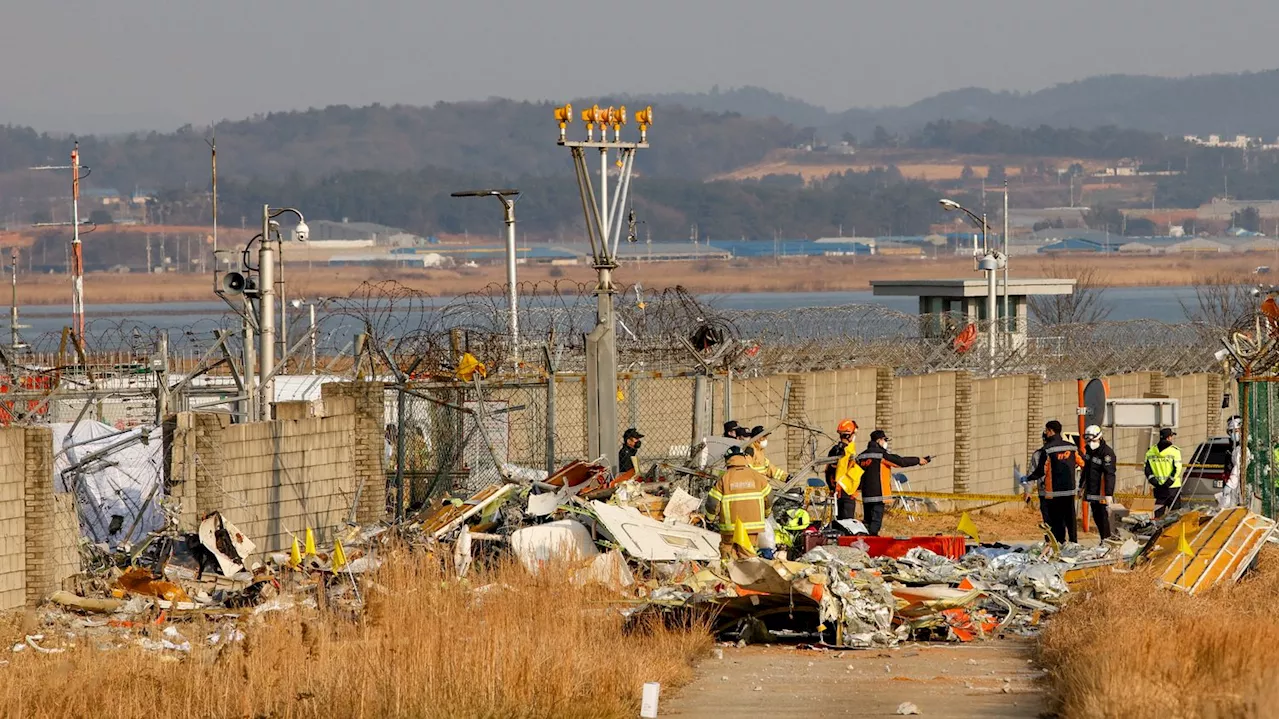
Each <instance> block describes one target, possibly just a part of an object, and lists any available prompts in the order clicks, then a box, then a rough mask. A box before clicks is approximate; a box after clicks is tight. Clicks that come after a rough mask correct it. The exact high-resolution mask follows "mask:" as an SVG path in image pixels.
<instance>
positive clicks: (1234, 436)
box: [1227, 432, 1240, 442]
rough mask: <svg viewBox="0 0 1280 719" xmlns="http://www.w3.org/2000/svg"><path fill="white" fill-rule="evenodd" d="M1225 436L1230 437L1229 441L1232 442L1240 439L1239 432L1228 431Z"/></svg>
mask: <svg viewBox="0 0 1280 719" xmlns="http://www.w3.org/2000/svg"><path fill="white" fill-rule="evenodd" d="M1227 436H1228V437H1230V438H1231V441H1232V442H1239V441H1240V433H1239V432H1229V433H1228V434H1227Z"/></svg>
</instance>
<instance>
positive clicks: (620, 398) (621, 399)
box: [618, 390, 627, 402]
mask: <svg viewBox="0 0 1280 719" xmlns="http://www.w3.org/2000/svg"><path fill="white" fill-rule="evenodd" d="M618 401H619V402H626V401H627V393H626V392H623V391H622V390H618Z"/></svg>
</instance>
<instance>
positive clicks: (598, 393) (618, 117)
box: [555, 105, 653, 471]
mask: <svg viewBox="0 0 1280 719" xmlns="http://www.w3.org/2000/svg"><path fill="white" fill-rule="evenodd" d="M581 117H582V121H583V123H585V124H586V126H587V139H586V141H585V142H579V141H576V140H568V139H566V137H565V131H566V129H567V128H568V126H569V125H570V124H572V123H573V121H574V117H573V106H572V105H565V106H564V107H557V108H556V109H555V118H556V122H557V123H559V125H560V139H559V140H557V144H559V145H561V146H562V147H567V148H569V150H570V151H571V152H572V153H573V165H574V169H575V170H576V172H577V178H578V196H579V198H580V199H581V200H582V212H583V215H584V217H585V219H586V221H587V240H588V241H589V242H590V243H591V260H592V266H593V267H595V269H596V289H595V295H596V325H595V327H593V328H592V329H591V331H590V332H589V333H587V427H588V429H587V455H588V456H589V457H591V458H592V459H594V458H596V457H601V456H603V457H604V458H605V461H606V462H607V463H608V464H609V465H611V466H612V465H615V464H616V462H617V460H616V459H615V456H616V455H614V453H613V449H614V447H615V446H616V445H617V442H618V400H617V396H618V348H617V338H616V335H615V329H614V328H615V326H616V322H615V320H614V314H613V297H614V294H616V290H615V289H614V286H613V271H614V270H615V269H617V267H618V260H617V257H618V240H619V239H620V237H621V235H622V226H623V225H624V224H626V223H624V222H622V221H621V218H622V212H623V210H624V209H625V208H626V207H627V195H628V194H629V193H630V191H631V168H632V163H633V162H634V161H635V156H636V150H639V149H641V148H647V147H649V138H648V134H649V126H650V125H652V124H653V108H652V107H646V108H645V109H643V110H641V111H639V112H637V113H636V114H635V121H636V124H637V125H638V126H639V128H640V141H639V142H624V141H623V139H622V126H623V125H625V124H627V108H626V106H625V105H624V106H622V107H608V108H602V107H600V106H599V105H592V106H591V107H590V108H587V109H585V110H583V111H582V115H581ZM597 126H599V128H600V139H599V140H597V139H596V134H595V131H596V127H597ZM610 130H612V137H610ZM588 149H597V150H599V151H600V194H599V196H597V195H596V191H595V187H594V185H593V183H592V180H591V171H590V170H589V169H587V150H588ZM610 150H616V151H617V160H616V161H615V164H616V165H617V167H618V182H617V185H616V187H615V188H614V194H613V197H612V198H610V196H609V151H610ZM614 470H615V471H616V470H617V467H616V466H615V467H614Z"/></svg>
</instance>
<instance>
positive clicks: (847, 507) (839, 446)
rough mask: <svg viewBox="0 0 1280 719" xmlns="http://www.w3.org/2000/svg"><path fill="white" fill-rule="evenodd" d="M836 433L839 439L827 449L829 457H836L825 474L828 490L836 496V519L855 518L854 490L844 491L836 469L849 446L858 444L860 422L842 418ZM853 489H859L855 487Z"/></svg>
mask: <svg viewBox="0 0 1280 719" xmlns="http://www.w3.org/2000/svg"><path fill="white" fill-rule="evenodd" d="M836 434H837V435H838V436H839V439H838V440H837V441H836V443H835V444H833V445H831V449H829V450H827V456H828V457H834V458H836V461H835V462H832V463H831V464H828V465H827V468H826V470H825V471H824V472H823V474H824V475H825V476H826V478H827V490H828V491H829V492H831V493H832V496H834V497H835V498H836V519H853V518H854V510H855V509H856V506H857V505H856V504H855V503H854V500H853V493H852V492H843V491H842V490H841V489H840V485H839V484H838V483H837V482H836V476H837V475H836V470H837V469H838V468H839V460H840V458H841V457H844V456H845V454H846V450H848V448H849V447H856V446H857V444H856V443H857V437H858V423H857V422H854V421H853V420H851V419H842V420H840V424H838V425H836ZM853 491H857V489H856V488H854V490H853Z"/></svg>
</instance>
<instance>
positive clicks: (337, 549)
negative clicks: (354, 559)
mask: <svg viewBox="0 0 1280 719" xmlns="http://www.w3.org/2000/svg"><path fill="white" fill-rule="evenodd" d="M330 559H331V560H332V562H331V563H332V564H333V571H335V572H336V571H338V570H339V569H342V568H343V567H345V566H347V553H346V552H344V551H342V540H341V539H335V540H333V555H332V556H331V557H330Z"/></svg>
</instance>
